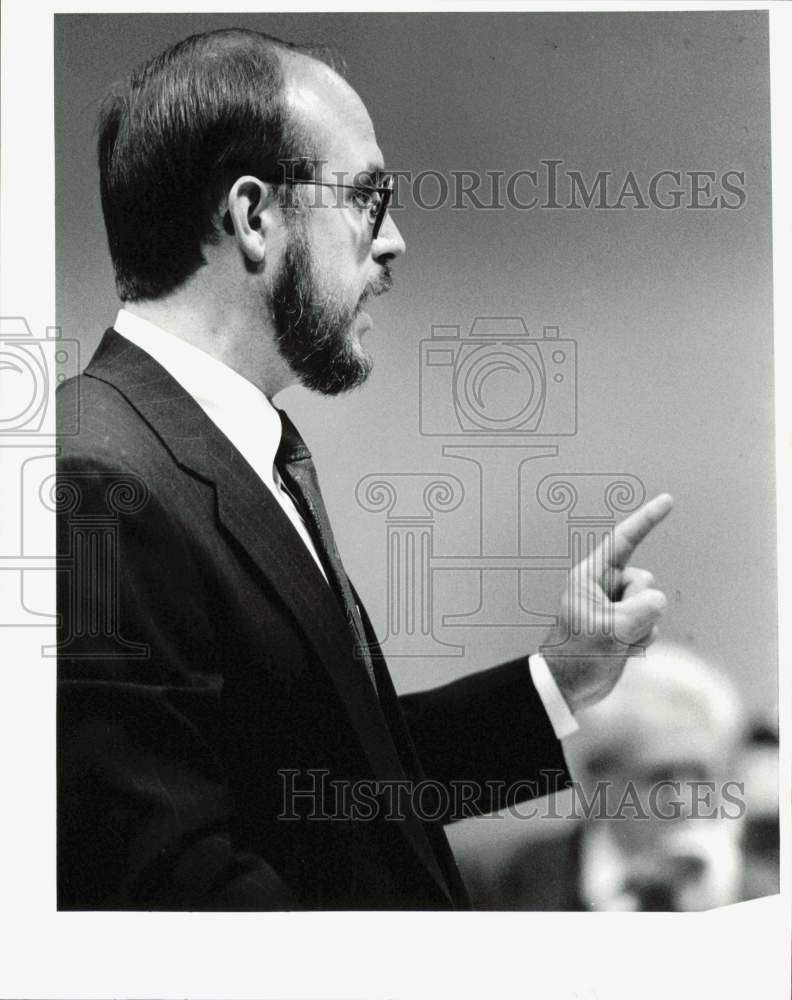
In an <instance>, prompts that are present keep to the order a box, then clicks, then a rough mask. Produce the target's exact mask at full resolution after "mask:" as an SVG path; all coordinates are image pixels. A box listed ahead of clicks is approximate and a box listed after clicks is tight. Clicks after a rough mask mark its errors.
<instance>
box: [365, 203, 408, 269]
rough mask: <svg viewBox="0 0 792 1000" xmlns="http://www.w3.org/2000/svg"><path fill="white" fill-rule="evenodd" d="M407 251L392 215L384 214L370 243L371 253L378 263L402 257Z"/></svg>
mask: <svg viewBox="0 0 792 1000" xmlns="http://www.w3.org/2000/svg"><path fill="white" fill-rule="evenodd" d="M406 252H407V247H406V246H405V243H404V240H403V239H402V234H401V233H400V232H399V227H398V226H397V225H396V223H395V222H394V221H393V216H392V215H390V214H389V215H386V216H385V219H384V221H383V223H382V228H381V229H380V231H379V233H377V238H376V239H375V240H374V242H373V243H372V245H371V255H372V257H373V258H374V260H376V261H377V262H378V263H380V264H386V263H387V262H388V261H390V260H395V258H396V257H403V256H404V254H405V253H406Z"/></svg>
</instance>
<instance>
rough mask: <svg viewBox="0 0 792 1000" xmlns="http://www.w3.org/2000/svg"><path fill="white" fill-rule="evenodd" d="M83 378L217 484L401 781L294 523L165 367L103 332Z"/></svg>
mask: <svg viewBox="0 0 792 1000" xmlns="http://www.w3.org/2000/svg"><path fill="white" fill-rule="evenodd" d="M85 374H86V375H87V376H89V377H92V378H97V379H101V380H102V381H104V382H107V383H108V384H110V385H112V386H113V387H114V388H116V389H117V390H118V391H119V392H121V393H122V394H123V395H124V397H125V398H126V399H127V401H128V402H129V403H130V404H131V405H132V406H133V407H134V408H135V409H136V410H137V411H138V413H140V415H141V416H142V417H143V419H144V420H145V421H146V422H147V423H148V424H149V426H150V427H151V428H152V430H153V431H154V432H155V433H156V434H157V435H158V437H159V438H160V439H161V440H162V441H163V443H164V444H165V446H166V447H167V448H168V450H169V451H170V453H171V454H172V456H173V458H174V460H175V461H176V462H177V463H178V464H179V465H181V466H182V467H184V468H186V469H188V470H189V471H190V472H192V473H194V474H196V475H198V476H199V477H200V478H202V479H204V480H207V481H209V482H211V483H212V484H213V485H214V487H215V491H216V495H217V516H218V519H219V521H220V523H221V524H222V525H223V527H224V528H225V529H226V530H227V531H228V532H229V533H230V534H231V535H232V536H233V537H234V538H235V539H236V541H237V542H238V543H239V545H240V546H241V547H242V549H243V550H244V551H245V552H246V553H247V554H248V556H249V557H250V559H251V560H252V561H253V563H254V564H255V565H256V567H257V569H258V570H259V572H260V573H261V574H262V575H263V576H264V577H265V578H266V579H267V580H268V582H269V583H270V584H271V586H272V587H273V588H274V589H275V590H277V592H278V594H279V595H280V597H281V598H282V599H283V601H284V602H285V604H286V605H287V606H288V608H289V610H290V611H291V613H292V615H293V617H294V619H295V621H296V622H297V624H298V626H299V627H300V629H301V630H302V631H303V633H304V634H305V635H306V637H307V638H308V640H309V642H310V643H311V645H312V646H313V648H314V650H315V651H316V653H317V654H318V656H319V658H320V660H321V662H322V663H323V664H324V666H325V668H326V669H327V671H328V673H329V675H330V677H331V680H332V682H333V684H334V686H335V689H336V691H337V692H338V695H339V697H340V698H341V700H342V702H343V703H344V705H345V707H346V710H347V713H348V716H349V719H350V721H351V723H352V726H353V727H354V729H355V732H356V733H357V736H358V739H359V742H360V746H361V749H362V750H363V752H364V754H365V755H366V757H367V758H368V760H369V764H370V766H371V769H372V773H373V774H374V776H375V777H376V778H378V779H382V780H387V781H391V780H399V779H404V777H405V773H404V769H403V767H402V765H401V762H400V760H399V756H398V753H397V751H396V748H395V746H394V743H393V740H392V738H391V735H390V732H389V729H388V725H387V723H386V720H385V717H384V715H383V712H382V707H381V705H380V702H379V699H378V698H377V695H376V693H375V691H374V688H373V686H372V684H371V682H370V680H369V677H368V675H367V673H366V671H365V669H364V667H363V665H362V664H361V663H359V662H357V661H356V660H355V659H354V657H353V656H352V643H353V637H352V636H351V635H350V631H349V625H348V623H347V621H346V618H345V617H344V613H343V611H342V609H341V607H340V605H339V603H338V601H337V599H336V597H335V595H334V594H333V592H332V590H331V589H330V588H329V587H328V585H327V583H326V581H325V579H324V578H323V577H322V575H321V573H320V572H319V569H318V567H317V566H316V564H315V562H314V560H313V558H312V557H311V555H310V554H309V553H308V552H307V551H306V549H305V545H304V544H303V542H302V540H301V539H300V537H299V535H298V534H297V532H296V531H295V529H294V527H293V526H292V524H291V522H290V521H289V519H288V518H287V517H286V515H285V514H284V512H283V511H282V510H281V508H280V505H279V504H278V503H277V501H276V500H275V498H274V497H273V496H272V494H271V493H270V491H269V490H268V489H267V488H266V487H265V486H264V485H263V483H262V482H261V481H260V479H259V478H258V476H257V475H256V473H255V472H254V471H253V469H252V468H251V467H250V465H248V463H247V462H246V461H245V459H244V458H243V457H242V455H241V454H240V453H239V452H238V451H237V449H236V448H234V447H233V445H231V443H230V441H229V440H228V438H226V437H225V435H224V434H223V433H222V432H221V431H220V430H219V429H218V428H217V426H216V425H215V424H214V423H213V422H212V421H211V420H210V419H209V417H207V416H206V414H205V413H204V412H203V410H202V409H201V407H200V406H199V405H198V404H197V403H196V402H195V400H194V399H192V397H191V396H190V395H189V394H188V393H187V392H186V391H185V390H184V389H183V388H182V386H181V385H180V384H179V383H178V382H177V381H176V380H175V379H174V378H173V377H172V376H171V375H170V374H169V373H168V372H167V371H166V370H165V369H164V368H163V367H162V366H161V365H160V364H159V363H158V362H156V361H155V360H154V359H153V358H152V357H151V356H150V355H149V354H147V353H146V352H145V351H143V350H141V349H140V348H139V347H137V346H136V345H135V344H132V343H131V342H130V341H127V340H126V339H125V338H123V337H122V336H121V335H120V334H118V333H116V332H115V331H114V330H112V329H110V330H108V331H107V332H106V333H105V335H104V337H103V339H102V341H101V343H100V345H99V347H98V349H97V351H96V354H95V355H94V357H93V359H92V360H91V362H90V364H89V365H88V367H87V368H86V371H85ZM380 669H382V666H381V665H380ZM399 827H400V828H401V829H402V830H403V832H404V833H405V835H406V836H407V838H408V840H409V841H410V842H411V844H412V846H413V848H414V850H415V851H416V853H417V854H418V855H419V857H420V858H421V859H422V861H423V863H424V865H425V867H426V868H427V869H428V871H429V872H430V874H431V875H432V876H433V877H434V879H435V881H437V882H438V884H439V885H440V887H441V888H442V889H443V891H444V892H445V893H446V894H447V892H448V890H447V887H446V885H445V881H444V879H443V877H442V875H441V873H440V870H439V868H438V865H437V861H436V859H435V856H434V853H433V851H432V849H431V847H430V845H429V842H428V840H427V837H426V833H425V831H424V830H423V827H422V825H421V824H420V822H419V821H418V820H417V819H414V818H413V817H411V816H408V819H407V821H406V822H405V823H399Z"/></svg>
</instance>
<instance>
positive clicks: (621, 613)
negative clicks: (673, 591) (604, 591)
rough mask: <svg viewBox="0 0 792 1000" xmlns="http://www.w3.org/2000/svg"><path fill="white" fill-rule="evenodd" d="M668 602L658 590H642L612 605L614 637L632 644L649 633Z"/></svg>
mask: <svg viewBox="0 0 792 1000" xmlns="http://www.w3.org/2000/svg"><path fill="white" fill-rule="evenodd" d="M667 606H668V601H667V600H666V596H665V594H664V593H662V591H660V590H652V589H649V590H642V591H641V592H640V593H638V594H635V595H633V596H632V597H626V598H625V599H624V600H623V601H619V602H618V603H616V604H614V605H613V611H614V614H615V622H614V624H615V629H616V635H617V636H618V638H619V639H620V640H621V641H622V642H627V643H634V642H637V641H638V640H639V639H641V638H642V637H643V636H645V635H646V633H647V632H649V631H650V630H651V628H652V626H653V625H656V624H657V622H658V621H660V618H661V617H662V615H663V612H664V611H665V609H666V607H667Z"/></svg>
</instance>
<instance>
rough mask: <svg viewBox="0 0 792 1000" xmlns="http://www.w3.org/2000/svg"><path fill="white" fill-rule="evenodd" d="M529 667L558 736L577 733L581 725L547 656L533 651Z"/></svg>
mask: <svg viewBox="0 0 792 1000" xmlns="http://www.w3.org/2000/svg"><path fill="white" fill-rule="evenodd" d="M528 669H529V670H530V671H531V680H532V681H533V683H534V687H535V688H536V693H537V694H538V695H539V697H540V698H541V700H542V704H543V705H544V707H545V711H546V712H547V717H548V719H549V720H550V725H551V726H552V727H553V730H554V731H555V734H556V738H557V739H559V740H563V739H564V737H566V736H571V735H572V733H576V732H577V731H578V729H580V726H579V725H578V723H577V720H576V719H575V716H574V715H573V714H572V712H571V711H570V708H569V705H567V703H566V701H565V700H564V696H563V695H562V694H561V691H560V690H559V687H558V685H557V684H556V682H555V678H554V677H553V675H552V674H551V673H550V667H548V665H547V663H546V662H545V658H544V657H543V656H542V655H541V654H539V653H532V654H531V655H530V656H529V657H528Z"/></svg>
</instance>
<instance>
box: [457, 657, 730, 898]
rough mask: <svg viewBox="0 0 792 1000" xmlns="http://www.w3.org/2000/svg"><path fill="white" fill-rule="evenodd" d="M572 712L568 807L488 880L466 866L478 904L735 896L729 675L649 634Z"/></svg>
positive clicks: (534, 828) (537, 826) (516, 850)
mask: <svg viewBox="0 0 792 1000" xmlns="http://www.w3.org/2000/svg"><path fill="white" fill-rule="evenodd" d="M579 718H580V732H579V734H578V735H577V736H576V738H575V739H574V740H571V741H569V745H568V752H569V759H570V765H571V769H572V773H573V775H574V777H575V778H576V779H577V780H578V782H579V792H578V794H576V796H575V798H574V799H573V803H574V808H571V809H570V810H569V812H567V813H565V815H566V816H568V817H569V818H568V819H565V820H564V821H563V822H561V823H560V824H559V822H558V820H555V821H554V822H552V823H550V822H547V821H546V820H545V821H544V822H545V823H546V826H547V829H548V830H552V831H553V834H555V835H553V836H543V835H541V834H540V836H539V837H538V838H532V839H531V841H530V842H528V843H526V842H525V841H524V840H522V841H521V842H520V844H519V846H518V847H516V848H515V849H514V850H513V851H512V852H510V856H509V857H508V859H507V860H506V861H505V862H504V863H503V864H502V865H501V866H500V868H499V870H498V871H497V872H496V874H495V876H494V878H493V877H490V879H489V880H488V881H489V885H485V884H484V883H485V879H483V878H481V876H480V874H477V873H476V871H475V870H468V871H466V872H465V874H466V877H467V879H468V884H469V888H470V890H471V895H472V897H473V901H474V906H476V907H479V908H481V909H519V910H627V911H630V910H672V911H681V910H703V909H708V908H711V907H715V906H723V905H726V904H728V903H733V902H737V901H738V900H740V899H741V898H742V897H743V887H742V880H743V863H742V857H741V841H742V835H743V829H744V826H745V823H744V820H743V819H742V816H743V813H744V812H745V804H744V801H743V798H742V793H741V790H740V788H739V786H738V782H739V781H741V780H742V777H741V775H740V773H739V761H740V758H739V748H740V741H741V737H742V734H743V731H744V730H743V725H742V714H741V710H740V704H739V701H738V698H737V695H736V692H735V690H734V688H733V686H732V684H731V682H730V681H729V679H728V678H727V677H726V676H724V675H723V674H722V673H721V672H720V671H719V670H717V669H716V668H715V667H713V666H712V665H710V664H709V663H707V662H706V661H704V660H703V659H701V658H700V657H699V656H698V655H696V654H694V653H692V652H690V651H689V650H687V649H684V648H682V647H678V646H673V645H670V644H661V643H657V644H655V645H654V646H653V647H652V648H651V649H650V650H647V654H646V657H645V658H640V659H639V658H636V659H632V660H630V661H629V662H628V665H627V667H626V669H625V671H624V675H623V677H622V680H621V683H620V684H619V686H618V688H617V689H616V690H615V691H614V692H613V694H612V695H611V697H610V698H608V699H607V700H606V701H603V702H601V703H600V704H598V705H596V706H594V707H592V708H590V709H588V710H587V711H585V712H582V713H581V714H580V717H579ZM598 790H599V792H598ZM598 795H599V797H598ZM576 817H577V818H576ZM542 822H543V820H542V818H541V817H539V819H538V820H537V821H536V823H534V824H532V828H533V830H536V829H537V828H540V827H541V826H542ZM559 826H560V828H561V830H560V834H559Z"/></svg>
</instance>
